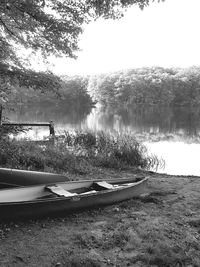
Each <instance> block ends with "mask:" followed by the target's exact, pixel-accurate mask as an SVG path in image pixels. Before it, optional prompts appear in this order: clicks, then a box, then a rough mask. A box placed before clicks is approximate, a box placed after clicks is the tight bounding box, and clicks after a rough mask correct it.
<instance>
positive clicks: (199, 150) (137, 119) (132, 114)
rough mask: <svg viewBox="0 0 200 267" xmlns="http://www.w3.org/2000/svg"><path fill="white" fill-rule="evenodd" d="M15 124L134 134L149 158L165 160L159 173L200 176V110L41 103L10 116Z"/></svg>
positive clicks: (43, 132)
mask: <svg viewBox="0 0 200 267" xmlns="http://www.w3.org/2000/svg"><path fill="white" fill-rule="evenodd" d="M6 116H7V117H8V118H9V119H10V120H11V121H20V122H31V121H32V122H34V121H38V122H46V121H51V120H53V121H54V122H55V129H56V132H57V133H58V134H61V133H62V132H63V130H70V129H87V128H88V129H92V130H104V131H108V132H114V133H123V132H132V133H133V134H134V135H135V136H136V138H137V139H138V140H139V141H141V142H143V143H144V144H145V145H146V146H147V148H148V151H149V154H156V155H157V156H158V157H160V158H162V159H164V160H165V169H159V170H157V171H158V172H162V173H169V174H180V175H183V174H184V175H186V174H188V175H200V108H194V107H192V108H191V107H181V108H175V107H174V108H162V107H141V106H140V107H137V108H136V107H135V108H129V109H121V110H119V109H118V110H116V109H114V108H107V109H103V108H101V107H96V108H93V109H91V108H90V107H87V106H81V107H73V108H72V107H69V106H67V105H66V103H63V102H60V103H57V104H53V103H42V104H41V103H40V104H35V105H34V106H27V107H24V106H23V107H19V108H18V110H17V112H15V113H12V112H10V113H7V114H6ZM48 133H49V132H48V129H45V128H41V127H40V128H39V127H38V128H35V129H34V130H32V131H30V132H29V133H28V136H27V137H31V138H35V139H40V138H43V137H44V136H48Z"/></svg>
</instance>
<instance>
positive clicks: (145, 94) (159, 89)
mask: <svg viewBox="0 0 200 267" xmlns="http://www.w3.org/2000/svg"><path fill="white" fill-rule="evenodd" d="M61 81H62V82H61V87H60V89H58V90H56V91H53V90H49V91H40V90H35V89H32V88H30V87H29V88H27V87H18V88H17V89H16V90H15V93H14V94H12V96H13V100H15V101H14V102H15V103H16V101H17V103H23V104H24V103H29V104H30V103H34V102H43V101H48V102H49V101H50V102H54V103H55V102H56V101H60V99H61V100H63V101H65V102H66V104H67V105H69V106H70V105H76V106H80V105H92V104H93V103H99V104H101V105H103V106H116V107H117V106H120V107H129V106H132V105H136V104H137V105H138V104H145V105H146V104H147V105H159V104H161V105H168V106H169V105H179V106H183V105H196V104H200V67H191V68H187V69H181V68H161V67H151V68H138V69H130V70H126V71H119V72H114V73H107V74H100V75H94V76H86V77H81V76H72V77H71V76H64V77H61ZM11 103H12V101H11Z"/></svg>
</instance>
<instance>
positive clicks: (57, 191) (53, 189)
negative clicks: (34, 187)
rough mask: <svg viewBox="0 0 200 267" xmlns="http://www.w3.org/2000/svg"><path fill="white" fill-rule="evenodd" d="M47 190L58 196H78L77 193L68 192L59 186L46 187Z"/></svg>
mask: <svg viewBox="0 0 200 267" xmlns="http://www.w3.org/2000/svg"><path fill="white" fill-rule="evenodd" d="M45 190H48V191H50V192H51V193H53V194H56V195H57V196H60V197H61V196H62V197H63V196H64V197H72V196H76V195H77V194H76V193H71V192H69V191H66V190H65V189H64V188H62V187H61V186H59V185H51V186H46V187H45Z"/></svg>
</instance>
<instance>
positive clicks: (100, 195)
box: [0, 178, 147, 221]
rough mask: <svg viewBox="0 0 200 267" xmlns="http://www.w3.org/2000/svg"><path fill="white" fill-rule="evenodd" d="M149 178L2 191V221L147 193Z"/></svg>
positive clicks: (82, 182) (83, 182)
mask: <svg viewBox="0 0 200 267" xmlns="http://www.w3.org/2000/svg"><path fill="white" fill-rule="evenodd" d="M146 182H147V178H144V179H135V178H134V179H107V180H105V181H102V180H84V181H73V182H62V183H56V184H47V185H36V186H26V187H18V188H11V189H1V190H0V221H4V220H14V219H22V218H37V217H43V216H51V215H54V216H55V215H60V214H63V215H67V214H68V213H70V212H73V211H76V210H82V209H86V208H91V207H97V206H102V205H108V204H113V203H117V202H120V201H123V200H127V199H131V198H133V197H136V196H139V195H140V194H142V193H144V189H145V184H146Z"/></svg>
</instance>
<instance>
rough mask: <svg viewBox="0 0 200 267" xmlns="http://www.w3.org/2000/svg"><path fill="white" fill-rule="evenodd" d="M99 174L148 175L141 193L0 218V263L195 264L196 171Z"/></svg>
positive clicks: (199, 208) (199, 213) (199, 235)
mask: <svg viewBox="0 0 200 267" xmlns="http://www.w3.org/2000/svg"><path fill="white" fill-rule="evenodd" d="M105 175H107V177H112V178H114V177H116V178H117V177H119V176H120V177H128V176H130V175H131V176H137V177H138V176H144V175H148V176H149V182H148V187H147V191H146V194H145V195H144V196H141V197H139V198H136V199H131V200H128V201H124V202H121V203H118V204H115V205H110V206H106V207H103V208H97V209H91V210H87V211H83V212H77V213H73V214H70V215H69V216H65V217H64V216H63V217H59V218H44V219H40V220H29V221H25V222H20V221H19V222H13V223H9V224H3V225H1V226H0V239H1V241H2V242H1V243H2V245H1V251H0V266H12V267H13V266H20V267H21V266H30V267H32V266H44V267H45V266H69V267H70V266H87V267H90V266H96V267H99V266H119V267H120V266H160V267H161V266H196V267H197V266H200V257H199V250H200V245H199V244H200V204H199V203H200V179H199V178H200V177H198V176H182V175H181V176H173V175H167V174H157V173H154V172H149V171H141V170H133V169H128V170H123V171H116V170H112V169H100V170H99V172H98V173H97V175H96V177H95V178H100V177H102V178H103V177H105ZM73 176H74V175H73ZM84 176H85V175H79V176H77V175H76V179H79V178H80V177H81V179H84ZM86 176H87V178H89V179H90V178H92V176H93V177H94V173H90V174H87V175H86ZM70 178H71V179H72V178H75V176H74V177H72V176H71V177H70Z"/></svg>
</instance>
